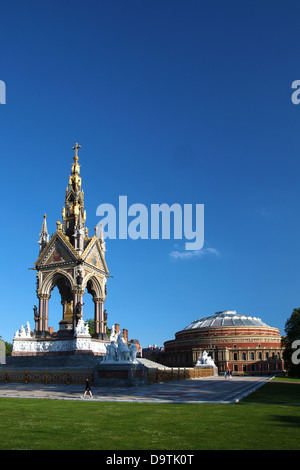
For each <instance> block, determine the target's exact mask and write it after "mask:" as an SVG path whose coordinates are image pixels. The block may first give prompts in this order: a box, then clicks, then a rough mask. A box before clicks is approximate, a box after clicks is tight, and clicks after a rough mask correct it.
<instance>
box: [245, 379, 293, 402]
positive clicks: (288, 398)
mask: <svg viewBox="0 0 300 470" xmlns="http://www.w3.org/2000/svg"><path fill="white" fill-rule="evenodd" d="M241 403H272V404H286V405H300V380H299V379H298V380H297V379H282V378H275V379H273V380H271V381H270V382H267V383H266V384H265V385H264V386H263V387H260V388H258V389H257V390H256V391H255V392H254V393H252V394H251V395H249V396H248V397H245V398H244V399H243V400H242V401H241Z"/></svg>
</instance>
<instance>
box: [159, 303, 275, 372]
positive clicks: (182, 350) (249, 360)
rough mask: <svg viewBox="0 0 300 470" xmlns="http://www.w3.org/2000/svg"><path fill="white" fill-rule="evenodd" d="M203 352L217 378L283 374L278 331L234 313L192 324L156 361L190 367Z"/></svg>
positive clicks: (167, 342)
mask: <svg viewBox="0 0 300 470" xmlns="http://www.w3.org/2000/svg"><path fill="white" fill-rule="evenodd" d="M204 350H206V351H207V352H208V354H209V355H210V356H211V357H212V358H213V360H214V362H215V364H216V366H217V367H218V371H219V374H222V373H224V372H225V371H227V370H231V371H232V374H233V375H272V374H279V373H282V371H283V359H282V348H281V336H280V332H279V330H278V328H273V327H271V326H269V325H267V324H266V323H264V322H263V321H262V320H261V319H260V318H256V317H251V316H246V315H240V314H238V313H236V312H235V311H223V312H217V313H216V314H215V315H211V316H207V317H203V318H200V319H198V320H195V321H193V322H192V323H191V324H190V325H188V326H187V327H186V328H184V329H183V330H181V331H179V332H177V333H176V334H175V339H174V340H170V341H166V342H165V343H164V350H163V351H162V352H161V353H160V354H158V355H157V354H156V360H157V361H159V362H161V363H162V364H164V365H166V366H172V367H193V366H195V364H196V362H197V360H198V358H199V356H201V355H202V352H203V351H204Z"/></svg>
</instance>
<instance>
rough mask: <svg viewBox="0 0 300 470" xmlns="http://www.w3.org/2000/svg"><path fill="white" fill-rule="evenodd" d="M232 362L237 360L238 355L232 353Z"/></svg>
mask: <svg viewBox="0 0 300 470" xmlns="http://www.w3.org/2000/svg"><path fill="white" fill-rule="evenodd" d="M233 360H234V361H237V360H238V355H237V353H234V354H233Z"/></svg>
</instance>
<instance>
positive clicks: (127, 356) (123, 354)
mask: <svg viewBox="0 0 300 470" xmlns="http://www.w3.org/2000/svg"><path fill="white" fill-rule="evenodd" d="M136 355H137V349H136V345H135V344H134V343H132V344H130V345H129V347H128V346H127V344H126V342H125V340H124V337H123V333H122V332H121V331H120V332H119V333H116V331H115V327H114V325H113V326H112V328H111V334H110V344H108V345H107V346H106V355H105V356H104V358H103V361H104V362H120V361H122V362H124V361H125V362H134V363H135V362H136Z"/></svg>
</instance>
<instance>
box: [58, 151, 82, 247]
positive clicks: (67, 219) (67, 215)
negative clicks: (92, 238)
mask: <svg viewBox="0 0 300 470" xmlns="http://www.w3.org/2000/svg"><path fill="white" fill-rule="evenodd" d="M80 148H81V145H78V143H76V144H75V146H74V147H73V150H75V155H74V157H73V161H74V163H73V164H72V169H71V174H70V176H69V186H67V189H66V197H65V206H64V208H63V211H62V218H63V232H64V233H65V234H66V235H67V236H68V237H69V239H70V242H71V243H72V245H73V246H74V247H75V245H77V246H78V243H77V242H78V241H76V238H77V237H78V234H79V232H76V233H75V229H76V230H78V229H79V228H80V232H81V233H82V231H83V232H84V223H85V217H86V215H85V211H84V210H83V208H84V194H83V191H82V189H81V177H80V176H79V175H80V165H79V163H78V160H79V157H78V149H80Z"/></svg>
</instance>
